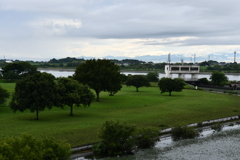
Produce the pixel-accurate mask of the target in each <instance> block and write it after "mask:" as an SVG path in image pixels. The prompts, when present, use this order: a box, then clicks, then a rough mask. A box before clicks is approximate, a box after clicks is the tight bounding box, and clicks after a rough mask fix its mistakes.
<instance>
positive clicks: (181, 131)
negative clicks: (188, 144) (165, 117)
mask: <svg viewBox="0 0 240 160" xmlns="http://www.w3.org/2000/svg"><path fill="white" fill-rule="evenodd" d="M171 133H172V139H173V141H179V140H182V139H192V138H195V137H198V136H199V132H198V131H197V130H194V128H193V127H188V126H179V127H174V128H172V131H171Z"/></svg>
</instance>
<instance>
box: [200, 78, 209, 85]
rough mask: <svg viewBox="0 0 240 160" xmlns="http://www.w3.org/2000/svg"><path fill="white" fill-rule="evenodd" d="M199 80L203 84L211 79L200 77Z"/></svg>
mask: <svg viewBox="0 0 240 160" xmlns="http://www.w3.org/2000/svg"><path fill="white" fill-rule="evenodd" d="M198 81H199V82H200V83H201V84H209V81H208V79H207V78H200V79H199V80H198Z"/></svg>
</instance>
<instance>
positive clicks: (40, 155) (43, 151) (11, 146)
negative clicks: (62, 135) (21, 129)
mask: <svg viewBox="0 0 240 160" xmlns="http://www.w3.org/2000/svg"><path fill="white" fill-rule="evenodd" d="M70 154H71V150H70V145H69V144H66V143H63V142H61V141H58V142H56V141H54V140H53V139H51V138H44V139H36V138H33V137H32V136H31V135H28V134H23V135H22V136H20V137H7V138H5V139H3V140H2V141H1V142H0V159H3V160H8V159H12V160H23V159H25V160H65V159H66V160H67V159H69V156H70Z"/></svg>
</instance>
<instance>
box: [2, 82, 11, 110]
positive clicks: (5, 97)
mask: <svg viewBox="0 0 240 160" xmlns="http://www.w3.org/2000/svg"><path fill="white" fill-rule="evenodd" d="M9 96H10V94H9V92H8V91H7V90H5V89H3V88H2V87H1V86H0V107H2V106H4V105H5V102H6V99H7V98H9Z"/></svg>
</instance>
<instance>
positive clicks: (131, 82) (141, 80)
mask: <svg viewBox="0 0 240 160" xmlns="http://www.w3.org/2000/svg"><path fill="white" fill-rule="evenodd" d="M126 85H127V86H134V87H136V91H137V92H138V88H140V87H143V86H145V87H149V86H150V82H149V80H148V79H147V77H146V76H144V75H130V76H128V79H127V81H126Z"/></svg>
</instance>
